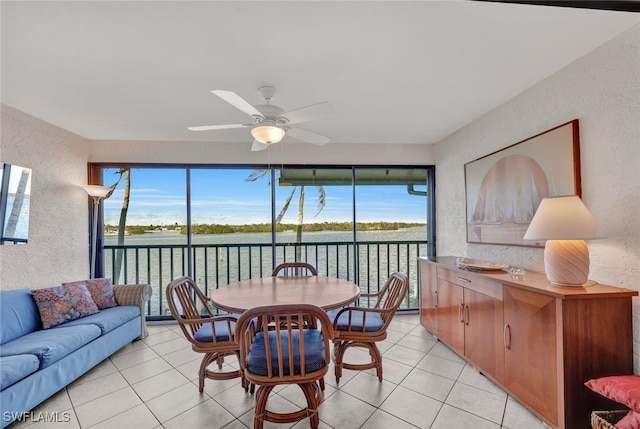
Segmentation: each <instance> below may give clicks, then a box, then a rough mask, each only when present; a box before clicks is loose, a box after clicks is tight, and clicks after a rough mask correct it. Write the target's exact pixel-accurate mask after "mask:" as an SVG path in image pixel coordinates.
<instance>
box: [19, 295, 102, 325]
mask: <svg viewBox="0 0 640 429" xmlns="http://www.w3.org/2000/svg"><path fill="white" fill-rule="evenodd" d="M31 293H32V294H33V298H34V299H35V301H36V305H37V306H38V310H39V311H40V319H41V320H42V327H43V328H44V329H49V328H51V327H53V326H56V325H59V324H61V323H64V322H69V321H71V320H75V319H78V318H80V317H84V316H88V315H90V314H93V313H97V312H98V307H97V306H96V303H95V302H94V301H93V298H91V294H90V293H89V290H88V289H87V287H86V286H85V285H84V284H69V285H62V286H56V287H49V288H43V289H35V290H33V291H31Z"/></svg>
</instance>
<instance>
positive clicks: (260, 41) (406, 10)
mask: <svg viewBox="0 0 640 429" xmlns="http://www.w3.org/2000/svg"><path fill="white" fill-rule="evenodd" d="M0 13H1V19H2V30H1V31H2V51H1V54H2V57H1V61H2V62H1V67H2V75H1V78H2V81H1V84H2V87H1V93H0V96H1V100H2V102H3V103H4V104H7V105H9V106H12V107H14V108H16V109H19V110H22V111H24V112H27V113H29V114H31V115H34V116H36V117H39V118H41V119H44V120H46V121H48V122H51V123H53V124H55V125H58V126H60V127H62V128H64V129H67V130H69V131H72V132H74V133H77V134H79V135H81V136H84V137H86V138H89V139H108V140H170V141H211V142H239V143H243V142H246V143H247V144H248V143H250V142H251V140H252V139H251V136H250V133H249V130H248V129H235V130H223V131H203V132H193V131H188V130H187V129H186V127H188V126H193V125H210V124H226V123H246V122H250V121H251V118H249V117H248V116H246V115H245V114H243V113H242V112H240V111H239V110H237V109H235V108H234V107H232V106H231V105H229V104H227V103H225V102H224V101H223V100H221V99H220V98H218V97H216V96H215V95H214V94H212V93H211V92H210V90H211V89H226V90H230V91H234V92H236V93H237V94H238V95H240V96H241V97H243V98H245V99H246V100H247V101H249V102H250V103H251V104H260V103H261V102H263V100H262V99H261V98H260V96H259V95H258V92H257V89H258V87H260V86H262V85H271V86H274V87H275V88H276V90H277V93H276V96H275V98H274V99H273V100H272V103H273V104H276V105H278V106H280V107H282V108H283V109H284V110H285V111H288V110H293V109H295V108H298V107H302V106H306V105H309V104H314V103H318V102H322V101H328V102H330V103H331V104H332V105H333V106H335V108H336V111H337V113H336V115H335V116H333V117H331V118H329V119H324V120H320V121H314V122H308V123H304V124H301V125H300V128H306V129H308V130H312V131H315V132H318V133H321V134H324V135H326V136H329V137H330V138H331V140H332V143H416V144H428V143H435V142H437V141H439V140H441V139H442V138H444V137H446V136H448V135H449V134H451V133H453V132H455V131H456V130H458V129H460V128H461V127H463V126H465V125H466V124H468V123H470V122H472V121H474V120H475V119H477V118H479V117H481V116H482V115H484V114H485V113H487V112H488V111H490V110H492V109H494V108H496V107H497V106H499V105H500V104H502V103H504V102H505V101H507V100H509V99H511V98H512V97H514V96H516V95H517V94H519V93H521V92H522V91H524V90H526V89H527V88H529V87H531V86H532V85H534V84H536V83H537V82H539V81H541V80H542V79H544V78H546V77H547V76H549V75H551V74H553V73H555V72H556V71H558V70H559V69H561V68H563V67H564V66H566V65H567V64H569V63H571V62H573V61H575V60H576V59H578V58H580V57H581V56H583V55H585V54H586V53H588V52H590V51H592V50H593V49H595V48H596V47H598V46H600V45H602V44H603V43H604V42H606V41H607V40H609V39H611V38H613V37H615V36H616V35H618V34H619V33H621V32H623V31H624V30H626V29H627V28H630V27H631V26H633V25H634V24H637V23H638V22H640V18H639V17H640V14H637V13H635V14H634V13H631V12H614V11H605V10H594V9H576V8H567V7H547V6H532V5H520V4H504V3H485V2H472V1H458V0H448V1H409V2H400V1H355V2H336V1H316V2H312V1H298V2H293V1H285V2H271V1H257V2H247V1H228V2H222V1H199V2H187V1H173V2H155V1H141V2H126V1H111V2H105V1H97V2H86V1H71V2H57V1H44V2H31V1H15V2H12V1H2V3H1V10H0ZM286 139H287V140H289V141H290V142H292V143H293V142H295V140H294V139H293V138H292V137H286Z"/></svg>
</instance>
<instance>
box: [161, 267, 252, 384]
mask: <svg viewBox="0 0 640 429" xmlns="http://www.w3.org/2000/svg"><path fill="white" fill-rule="evenodd" d="M166 296H167V303H168V305H169V309H170V310H171V315H172V316H173V318H174V319H176V320H177V321H178V324H179V326H180V329H181V330H182V333H183V334H184V336H185V337H186V338H187V340H189V342H190V343H191V348H192V349H193V351H195V352H198V353H204V356H203V358H202V362H201V363H200V370H199V372H198V380H199V382H198V389H199V390H200V393H202V392H203V390H204V379H205V378H209V379H212V380H229V379H232V378H236V377H242V372H241V371H240V370H238V369H235V370H228V371H222V366H223V364H224V358H225V357H226V356H231V355H235V356H236V357H237V358H238V360H240V346H239V345H238V343H237V342H236V341H235V328H236V322H237V318H238V316H233V315H217V316H216V315H214V314H213V312H212V311H211V308H210V307H209V305H210V303H209V299H208V298H207V296H206V295H204V294H203V293H202V291H201V290H200V288H199V287H198V286H197V285H196V284H195V282H194V281H193V280H192V279H191V278H189V277H187V276H184V277H180V278H177V279H175V280H174V281H172V282H171V283H169V285H168V286H167V288H166ZM214 362H215V363H217V365H218V371H213V370H210V369H208V367H209V365H210V364H212V363H214ZM242 386H243V387H245V388H246V385H245V382H244V379H242Z"/></svg>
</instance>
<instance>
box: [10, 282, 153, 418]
mask: <svg viewBox="0 0 640 429" xmlns="http://www.w3.org/2000/svg"><path fill="white" fill-rule="evenodd" d="M113 288H114V294H115V299H116V302H117V303H118V305H117V306H116V307H111V308H106V309H103V310H100V311H99V312H98V313H95V314H91V315H89V316H86V317H82V318H80V319H76V320H73V321H70V322H67V323H63V324H61V325H58V326H55V327H53V328H50V329H42V322H41V320H40V313H39V311H38V307H37V305H36V302H35V300H34V298H33V295H32V294H31V290H30V289H15V290H3V291H0V408H1V411H2V418H1V419H0V420H1V427H2V428H4V427H6V426H8V425H9V424H10V423H11V422H13V421H14V420H18V419H21V418H22V416H23V415H24V413H26V412H29V411H30V410H31V409H33V408H34V407H35V406H37V405H38V404H40V403H41V402H43V401H44V400H45V399H47V398H49V397H50V396H52V395H53V394H54V393H56V392H58V391H59V390H60V389H62V388H64V387H65V386H67V385H68V384H69V383H71V382H72V381H74V380H75V379H77V378H78V377H80V376H81V375H82V374H84V373H85V372H87V371H88V370H90V369H91V368H93V367H94V366H95V365H97V364H98V363H100V362H102V361H103V360H104V359H106V358H107V357H109V356H110V355H111V354H113V353H114V352H116V351H117V350H119V349H120V348H122V347H124V346H125V345H127V344H128V343H130V342H131V341H133V340H135V339H140V338H144V337H145V336H147V327H146V322H145V318H144V311H145V303H146V302H147V301H148V300H149V299H150V298H151V287H150V286H149V285H117V286H114V287H113Z"/></svg>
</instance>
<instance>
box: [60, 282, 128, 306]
mask: <svg viewBox="0 0 640 429" xmlns="http://www.w3.org/2000/svg"><path fill="white" fill-rule="evenodd" d="M62 284H63V285H75V284H84V285H86V286H87V289H89V293H90V294H91V298H93V301H94V302H95V303H96V305H97V306H98V309H99V310H103V309H105V308H111V307H115V306H116V305H118V303H117V302H116V296H115V293H114V292H113V285H112V284H111V279H108V278H99V279H88V280H81V281H77V282H71V283H62Z"/></svg>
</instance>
